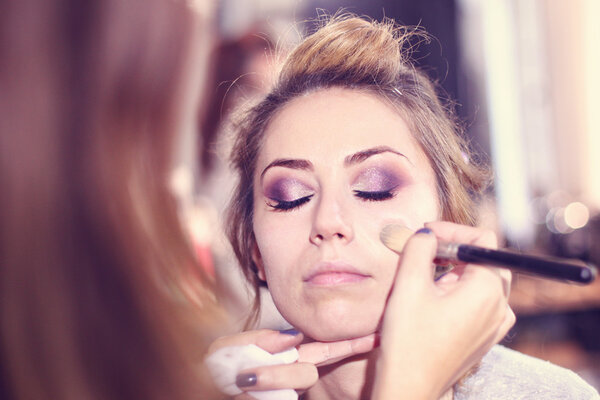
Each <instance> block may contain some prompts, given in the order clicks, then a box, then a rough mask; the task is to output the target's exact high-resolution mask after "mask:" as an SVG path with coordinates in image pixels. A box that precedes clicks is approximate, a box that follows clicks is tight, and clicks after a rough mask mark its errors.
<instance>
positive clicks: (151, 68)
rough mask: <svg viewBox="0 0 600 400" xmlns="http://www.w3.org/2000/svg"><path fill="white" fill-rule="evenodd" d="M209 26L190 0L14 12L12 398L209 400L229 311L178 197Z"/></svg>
mask: <svg viewBox="0 0 600 400" xmlns="http://www.w3.org/2000/svg"><path fill="white" fill-rule="evenodd" d="M195 23H196V22H195V17H194V15H193V13H192V12H191V10H190V9H189V8H188V6H187V5H186V4H185V2H183V1H175V0H144V1H136V0H87V1H70V0H53V1H35V0H21V1H15V2H3V3H2V8H1V10H0V31H1V33H0V92H2V96H0V132H1V134H0V153H1V154H0V163H1V168H0V187H1V189H2V195H0V229H1V231H0V260H1V261H0V262H1V265H0V304H2V306H1V311H0V360H1V361H0V365H1V367H0V369H1V371H0V397H2V398H3V399H13V398H14V399H17V398H18V399H120V398H123V399H124V398H127V399H132V398H143V399H166V398H168V399H184V398H198V397H199V396H200V397H202V394H203V393H204V394H205V395H206V396H208V394H207V393H208V390H206V388H204V387H203V386H202V383H201V382H202V381H201V380H200V379H198V377H197V376H196V374H195V371H194V370H193V368H195V365H194V363H197V362H198V359H199V354H200V353H202V351H203V350H204V347H205V346H206V345H207V341H208V340H210V339H211V337H210V334H211V330H212V329H213V326H214V325H215V323H216V321H217V320H218V318H219V317H218V316H219V311H218V309H217V308H216V307H215V306H214V302H213V291H212V282H211V280H210V279H208V278H207V276H206V275H205V274H204V273H203V270H202V268H200V267H199V266H198V265H197V263H196V261H195V258H194V256H193V254H192V252H191V251H190V247H189V246H188V243H187V240H186V238H185V236H184V234H183V231H182V229H181V227H180V225H179V216H178V211H177V204H176V202H175V200H174V198H173V196H172V195H171V192H170V190H169V188H168V185H167V182H168V175H169V171H170V168H171V153H172V144H173V141H174V138H175V135H176V133H177V130H178V129H179V127H180V123H181V121H179V120H178V118H179V115H180V114H179V110H178V109H179V107H180V106H181V104H180V103H181V101H182V98H183V96H182V93H183V92H182V90H183V88H184V84H185V82H184V81H183V79H182V76H183V74H184V69H185V67H186V65H187V64H188V62H189V61H190V60H189V56H190V49H191V46H192V44H193V42H192V38H193V35H192V32H193V29H194V26H195ZM190 299H193V301H192V300H190ZM192 302H193V303H195V306H191V304H192ZM196 320H197V323H196V322H192V321H196ZM193 334H195V335H197V336H196V337H195V338H194V341H195V343H194V345H193V346H192V345H190V343H191V341H190V340H191V336H192V335H193Z"/></svg>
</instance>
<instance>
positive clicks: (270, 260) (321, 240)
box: [211, 17, 597, 399]
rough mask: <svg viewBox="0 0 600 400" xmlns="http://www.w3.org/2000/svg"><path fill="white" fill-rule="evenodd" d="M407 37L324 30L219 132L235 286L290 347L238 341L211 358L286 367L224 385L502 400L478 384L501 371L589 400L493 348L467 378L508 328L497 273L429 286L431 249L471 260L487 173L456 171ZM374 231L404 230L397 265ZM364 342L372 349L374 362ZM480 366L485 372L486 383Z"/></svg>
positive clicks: (468, 168)
mask: <svg viewBox="0 0 600 400" xmlns="http://www.w3.org/2000/svg"><path fill="white" fill-rule="evenodd" d="M413 38H417V39H422V38H423V36H422V35H421V34H420V33H418V32H413V31H410V30H407V29H402V28H395V27H394V26H393V24H391V23H388V22H384V23H381V24H379V23H372V22H369V21H365V20H363V19H359V18H351V17H342V18H334V19H332V20H331V21H329V22H328V23H327V24H325V25H324V26H323V27H321V28H320V29H319V30H318V31H317V32H315V33H314V34H313V35H311V36H309V37H308V38H306V39H305V40H304V41H303V42H302V43H301V44H300V45H299V46H298V47H297V48H296V49H295V50H294V51H293V52H292V53H291V54H290V56H289V57H288V58H287V60H286V61H285V64H284V66H283V69H282V70H281V73H280V77H279V80H278V83H277V85H276V86H275V87H274V88H273V89H272V90H271V92H270V93H269V94H268V95H267V96H266V97H265V98H264V99H263V100H262V101H261V102H259V103H258V105H256V106H254V107H253V108H252V109H250V110H249V111H248V112H247V113H246V114H245V115H244V117H243V119H241V121H240V122H239V124H238V125H237V126H236V127H235V128H236V139H235V143H234V147H233V151H232V160H233V165H234V167H235V169H236V171H237V173H238V175H239V186H238V188H237V191H236V192H235V195H234V198H233V199H232V202H231V207H230V216H229V221H228V226H229V228H230V231H229V235H230V239H231V241H232V243H233V248H234V250H235V252H236V255H237V257H238V259H239V261H240V263H241V267H242V269H243V270H244V272H245V275H246V277H247V278H248V280H249V281H250V282H251V283H253V285H254V287H255V288H256V289H257V290H258V287H259V285H260V284H263V283H264V284H266V285H267V287H268V289H269V291H270V293H271V295H272V297H273V300H274V302H275V305H276V306H277V308H278V309H279V311H280V312H281V314H282V315H283V317H284V318H285V319H286V320H287V321H289V322H290V323H291V324H292V325H293V326H294V328H295V329H296V330H297V331H299V332H300V333H298V334H297V335H293V338H289V336H290V335H281V334H279V333H277V332H271V331H251V332H245V333H243V334H241V335H237V336H230V337H226V338H223V339H220V340H219V341H217V342H216V343H215V344H214V345H213V346H212V347H213V348H212V350H211V351H213V352H216V351H218V350H220V349H223V348H227V347H228V346H234V345H240V344H242V345H243V344H247V343H261V344H259V347H261V346H262V347H263V348H264V349H265V350H267V351H270V352H278V351H281V350H283V349H285V348H286V347H289V346H293V345H298V344H300V343H301V342H302V343H303V344H301V345H300V346H299V349H298V352H299V359H298V362H296V363H293V364H286V365H277V366H263V367H258V368H251V369H245V370H242V371H240V372H239V374H238V376H237V386H238V387H240V388H241V389H243V390H245V391H252V392H253V393H260V391H261V390H268V389H276V388H296V389H301V390H302V391H304V390H305V398H307V399H338V398H339V399H342V398H343V399H358V398H376V399H390V398H394V399H401V398H406V399H417V398H419V399H421V398H422V399H437V398H440V397H442V396H446V397H450V398H451V397H454V398H457V399H458V398H499V397H502V396H504V395H506V396H507V397H506V398H511V393H513V392H511V391H510V390H506V388H503V389H504V390H505V391H498V388H497V386H496V387H493V388H492V386H493V385H488V383H489V382H491V381H494V380H497V381H498V382H501V383H500V386H502V385H506V384H507V382H509V381H510V380H509V379H507V378H506V376H503V374H504V372H506V371H505V370H504V369H502V368H503V367H504V368H506V367H507V365H508V364H507V363H508V362H509V360H510V362H511V363H513V364H510V365H511V366H518V367H519V368H517V369H518V370H519V371H520V372H523V370H525V369H526V368H528V367H534V368H541V369H540V371H542V372H540V374H538V375H539V376H544V374H546V373H548V374H550V375H551V376H553V377H556V376H560V377H561V378H560V379H559V381H560V382H561V383H560V384H556V383H553V384H551V385H550V387H549V388H545V387H544V384H543V383H540V384H539V385H538V386H535V388H534V389H535V390H536V393H537V394H541V395H542V397H540V396H537V395H536V398H544V397H543V396H544V395H547V396H551V398H555V397H556V395H557V390H559V389H561V388H563V387H568V388H569V390H572V395H573V396H574V397H573V398H575V397H577V396H579V395H581V394H582V393H587V394H588V397H591V396H592V395H594V391H593V389H591V388H590V387H588V386H586V385H585V384H584V383H582V382H581V381H580V380H579V378H577V377H572V376H567V377H565V376H563V375H564V374H565V372H563V370H560V369H559V368H558V367H546V366H545V365H543V366H542V367H541V366H540V364H541V363H538V362H537V361H531V360H529V359H528V360H526V361H527V362H526V361H525V360H524V359H523V358H522V357H524V356H522V357H521V356H515V355H514V354H513V353H511V352H510V351H509V350H507V349H503V348H495V350H494V351H493V352H492V353H490V354H491V355H488V356H486V359H484V361H483V362H482V364H481V366H480V368H481V370H482V371H483V372H482V373H479V372H478V370H477V369H473V368H474V367H475V366H476V365H477V363H478V362H479V361H480V360H481V358H482V357H483V356H484V355H485V354H486V353H487V352H488V351H489V350H490V348H492V346H493V345H494V344H496V343H498V342H499V341H500V340H501V339H502V337H503V336H504V335H505V334H506V332H507V331H508V329H509V328H510V327H511V326H512V324H513V323H514V314H513V313H512V311H511V310H510V308H509V307H508V305H507V296H508V288H509V284H510V274H509V273H507V272H506V271H498V270H495V269H492V268H489V267H486V268H481V267H476V266H473V265H462V266H458V267H456V268H455V269H454V270H453V271H452V272H451V273H449V274H447V275H445V276H443V277H442V278H441V279H439V280H438V281H436V282H434V280H433V274H434V272H433V268H432V267H431V265H432V261H433V259H434V253H435V251H434V249H435V244H436V237H437V238H440V239H443V240H449V241H459V242H467V243H476V244H478V245H482V246H486V247H495V246H496V239H495V237H494V235H493V234H492V233H491V232H488V231H484V230H481V229H478V228H475V227H473V226H472V225H474V224H475V214H474V210H475V208H474V201H473V197H472V195H474V194H477V193H479V192H480V191H481V190H482V189H484V188H485V185H486V183H487V178H488V174H487V173H486V170H485V169H484V168H483V167H480V166H478V165H477V164H476V163H475V162H474V160H473V159H472V158H469V155H468V154H469V153H468V151H467V147H466V146H465V144H464V143H463V141H462V140H461V139H460V136H459V135H458V134H457V132H458V129H457V127H456V125H455V124H454V123H453V121H452V118H451V116H449V114H448V112H447V109H446V108H445V107H444V106H443V105H442V104H441V103H440V101H439V100H438V97H437V96H436V93H435V90H434V87H433V85H432V84H431V83H430V82H429V81H428V79H427V78H426V77H425V75H423V74H422V73H420V72H418V71H417V70H415V69H414V68H413V67H412V65H411V64H410V63H409V61H408V58H407V56H406V54H405V52H403V49H404V48H410V40H411V39H413ZM441 221H446V222H441ZM390 222H395V223H401V224H403V225H405V226H407V227H408V228H410V229H413V230H418V232H417V234H416V235H414V236H413V237H412V239H411V240H410V241H409V242H408V243H407V246H406V247H405V249H404V252H403V255H402V256H401V257H400V260H399V261H398V257H397V255H396V254H395V253H393V252H391V251H390V250H389V249H387V248H385V247H384V246H383V244H382V243H381V242H380V241H379V232H380V231H381V229H382V228H383V227H384V226H385V225H386V224H389V223H390ZM423 227H425V228H423ZM257 299H258V296H257ZM374 334H381V346H380V347H379V348H376V349H374V348H373V342H372V338H373V336H372V335H374ZM267 336H269V337H270V343H272V344H271V345H269V347H267V345H266V344H264V343H266V342H267V340H266V339H265V337H267ZM369 340H371V342H369ZM273 343H275V344H273ZM340 344H341V346H346V348H350V350H348V351H347V352H346V353H345V354H344V355H342V356H341V357H338V356H337V355H339V354H337V353H336V354H325V355H322V354H321V355H320V356H319V355H318V354H317V355H315V353H314V351H313V350H314V346H317V345H318V346H324V345H327V346H329V348H330V349H334V348H335V349H337V348H338V347H339V346H340ZM344 357H345V358H344ZM490 357H491V358H493V357H496V358H498V362H497V363H496V364H495V365H497V366H498V367H499V368H500V369H497V370H495V371H493V372H490V371H489V370H488V369H489V368H488V366H489V363H488V362H487V361H486V360H487V359H488V358H490ZM340 358H343V359H341V360H340ZM515 360H516V361H515ZM528 363H530V364H528ZM316 367H319V371H318V372H319V375H320V378H319V379H318V380H317V378H316ZM467 373H469V374H470V375H468V374H467ZM533 375H534V374H533V373H530V375H529V376H530V378H531V377H532V376H533ZM461 377H462V378H463V379H461ZM536 377H537V375H536ZM456 382H459V383H458V384H456V385H455V383H456ZM481 382H483V384H482V383H481ZM512 383H513V386H516V387H517V388H518V390H521V391H520V392H518V390H517V392H514V393H513V394H514V396H522V395H524V394H526V393H528V392H527V390H526V389H523V387H522V386H521V385H520V384H519V382H518V381H515V382H512ZM565 385H566V386H565ZM530 388H531V387H530ZM540 388H541V389H542V390H541V391H540V390H539V389H540ZM511 390H512V389H511ZM517 393H519V394H517ZM595 395H597V394H595ZM559 397H560V395H559Z"/></svg>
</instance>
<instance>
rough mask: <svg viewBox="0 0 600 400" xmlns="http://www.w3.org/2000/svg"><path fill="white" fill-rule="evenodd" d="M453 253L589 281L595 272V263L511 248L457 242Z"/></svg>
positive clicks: (549, 275)
mask: <svg viewBox="0 0 600 400" xmlns="http://www.w3.org/2000/svg"><path fill="white" fill-rule="evenodd" d="M456 257H457V258H458V259H459V260H461V261H464V262H468V263H475V264H489V265H495V266H499V267H507V268H510V269H513V270H515V271H518V272H524V273H527V274H531V275H537V276H541V277H545V278H552V279H559V280H567V281H571V282H577V283H591V282H592V281H593V280H594V279H595V278H596V275H597V268H596V267H595V266H594V265H592V264H589V263H588V264H585V263H583V262H582V261H575V260H573V261H571V260H565V259H561V258H556V257H538V256H530V255H526V254H521V253H518V252H514V251H510V250H492V249H486V248H483V247H477V246H471V245H468V244H461V245H459V246H458V249H457V254H456Z"/></svg>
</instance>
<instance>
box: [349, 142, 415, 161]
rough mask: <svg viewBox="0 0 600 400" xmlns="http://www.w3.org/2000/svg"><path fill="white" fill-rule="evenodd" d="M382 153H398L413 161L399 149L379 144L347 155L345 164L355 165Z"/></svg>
mask: <svg viewBox="0 0 600 400" xmlns="http://www.w3.org/2000/svg"><path fill="white" fill-rule="evenodd" d="M381 153H392V154H397V155H399V156H401V157H404V158H406V160H407V161H408V162H410V163H411V164H412V162H411V161H410V160H409V158H408V157H406V156H405V155H404V154H402V153H400V152H399V151H396V150H394V149H392V148H391V147H388V146H377V147H372V148H370V149H367V150H362V151H359V152H357V153H354V154H351V155H349V156H347V157H346V158H345V159H344V165H345V166H350V165H355V164H358V163H361V162H363V161H365V160H366V159H367V158H369V157H372V156H374V155H377V154H381Z"/></svg>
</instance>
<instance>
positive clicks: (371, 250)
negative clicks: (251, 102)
mask: <svg viewBox="0 0 600 400" xmlns="http://www.w3.org/2000/svg"><path fill="white" fill-rule="evenodd" d="M254 188H255V189H254V233H255V237H256V243H257V249H255V250H256V251H255V254H254V259H255V262H256V263H257V265H258V267H259V277H260V278H261V279H263V280H266V282H267V284H268V287H269V290H270V292H271V294H272V296H273V300H274V302H275V304H276V306H277V308H278V309H279V311H280V312H281V314H282V315H283V317H284V318H285V319H286V320H288V321H289V322H290V323H291V324H292V325H294V326H295V327H296V328H297V329H299V330H300V331H302V332H304V333H305V334H306V335H307V336H309V337H312V338H314V339H317V340H338V339H343V338H350V337H358V336H363V335H366V334H369V333H373V332H374V331H375V330H376V329H377V326H378V324H379V321H380V319H381V316H382V313H383V310H384V307H385V302H386V299H387V296H388V293H389V291H390V288H391V285H392V282H393V279H394V276H395V273H396V268H397V262H398V256H397V255H396V254H395V253H393V252H392V251H390V250H388V249H387V248H386V247H385V246H384V245H383V244H382V243H381V242H380V240H379V232H380V230H381V228H382V227H383V226H385V225H386V224H387V223H389V222H401V223H403V224H405V225H406V226H407V227H409V228H411V229H417V228H419V227H421V226H422V225H423V224H424V223H425V222H427V221H432V220H435V219H437V218H438V215H439V207H438V201H437V200H438V198H437V192H436V182H435V176H434V173H433V170H432V168H431V165H430V164H429V162H428V160H427V158H426V156H425V154H424V153H423V151H422V150H421V148H420V146H419V145H418V143H417V142H416V141H415V139H414V138H413V136H412V135H411V133H410V132H409V130H408V127H407V124H406V122H405V121H404V120H403V119H402V117H400V116H399V114H398V113H397V112H396V111H395V110H394V109H393V108H392V106H391V105H389V104H388V103H385V102H384V101H382V100H381V99H380V98H378V97H376V96H375V95H373V94H369V93H366V92H362V91H358V90H351V89H338V88H334V89H326V90H321V91H317V92H314V93H311V94H308V95H305V96H302V97H299V98H296V99H294V100H293V101H291V102H290V103H288V104H287V105H286V106H285V107H284V108H283V109H282V110H281V111H280V112H279V113H278V114H277V115H276V116H275V117H274V118H273V120H272V121H271V122H270V124H269V126H268V127H267V130H266V132H265V141H264V147H263V148H262V150H261V152H260V154H259V157H258V160H257V168H256V173H255V176H254Z"/></svg>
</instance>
